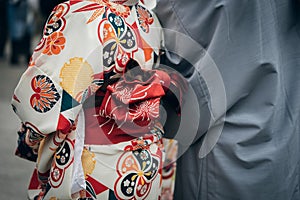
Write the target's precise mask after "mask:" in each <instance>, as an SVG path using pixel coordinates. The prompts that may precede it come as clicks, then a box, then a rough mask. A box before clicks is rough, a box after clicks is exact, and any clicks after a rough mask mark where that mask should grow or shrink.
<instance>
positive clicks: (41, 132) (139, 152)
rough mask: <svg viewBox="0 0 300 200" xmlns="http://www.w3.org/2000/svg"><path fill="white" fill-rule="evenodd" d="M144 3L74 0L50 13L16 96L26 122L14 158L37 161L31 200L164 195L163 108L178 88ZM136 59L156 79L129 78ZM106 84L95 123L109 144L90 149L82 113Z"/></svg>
mask: <svg viewBox="0 0 300 200" xmlns="http://www.w3.org/2000/svg"><path fill="white" fill-rule="evenodd" d="M145 4H146V2H145ZM145 4H143V2H142V1H137V0H124V1H116V0H70V1H66V2H64V3H61V4H59V5H57V6H56V7H55V8H54V10H53V12H52V13H51V14H50V16H49V18H48V20H47V22H46V24H45V28H44V31H43V37H42V39H41V40H40V42H39V44H38V45H37V47H36V48H35V50H34V53H33V55H32V57H31V60H30V63H29V67H28V69H27V70H26V71H25V72H24V74H23V75H22V77H21V79H20V81H19V83H18V85H17V87H16V89H15V91H14V95H13V98H12V106H13V109H14V111H15V113H16V114H17V115H18V116H19V118H20V119H21V121H22V128H21V130H20V132H19V136H20V137H19V141H18V147H17V151H16V155H18V156H20V157H22V158H25V159H29V160H31V161H35V162H36V163H37V165H36V169H35V170H34V173H33V176H32V179H31V181H30V185H29V189H28V198H29V199H80V198H93V199H111V198H115V199H159V198H160V197H161V193H160V191H161V188H162V179H163V175H162V168H163V162H164V157H165V155H164V147H163V142H162V136H161V135H162V134H163V130H162V127H161V125H160V123H159V105H160V99H161V98H162V97H163V96H164V95H165V92H166V91H167V90H168V87H172V85H173V86H175V85H176V84H175V82H174V81H173V80H172V76H169V75H168V73H166V72H163V71H160V70H153V67H154V66H155V64H156V61H157V58H158V57H159V53H160V52H159V49H160V48H161V43H162V31H161V29H160V24H159V22H158V20H157V18H156V17H155V14H154V13H153V12H152V11H151V10H149V9H148V8H147V5H145ZM131 60H134V61H136V63H137V65H138V66H139V67H140V68H141V70H142V71H143V72H145V74H146V75H147V74H149V73H150V75H151V76H148V77H147V80H146V81H145V80H142V82H141V81H137V80H139V79H137V80H131V81H128V80H126V73H127V72H128V69H127V66H128V64H129V62H130V61H131ZM122 77H123V79H122ZM124 77H125V79H124ZM115 79H118V81H116V82H114V81H112V82H111V83H110V81H111V80H115ZM147 81H148V82H147ZM107 83H109V84H107ZM105 84H106V86H105V87H106V90H105V91H104V92H102V94H101V95H102V97H103V98H104V100H103V101H102V104H101V106H98V107H97V109H98V110H96V112H97V114H96V115H95V116H94V118H95V119H97V120H96V123H99V124H100V125H101V126H102V127H101V128H102V132H104V133H105V134H106V136H108V138H109V137H110V139H107V138H106V139H107V140H108V141H110V143H109V144H107V143H103V141H102V140H100V144H92V143H88V142H87V143H86V144H83V142H84V141H85V138H84V137H85V135H87V136H88V134H89V129H88V127H85V126H84V125H82V124H84V121H85V117H84V116H83V117H82V115H84V113H83V110H84V109H83V105H84V104H85V102H86V101H88V100H89V99H91V98H92V97H93V96H94V95H97V94H98V93H99V91H101V89H103V86H104V85H105ZM100 93H101V92H100ZM132 94H135V95H137V96H134V95H133V96H132ZM141 94H143V96H138V95H141ZM101 95H100V96H101ZM102 97H101V98H102ZM108 104H110V106H107V105H108ZM111 106H115V108H116V109H111V108H112V107H111ZM94 109H95V108H94ZM85 114H87V113H85ZM123 114H125V115H123ZM132 122H133V123H134V124H136V126H135V127H132V125H131V124H132ZM99 124H98V127H99ZM77 126H78V127H77ZM136 127H139V128H136ZM96 138H98V137H96ZM99 138H101V137H99ZM99 138H98V139H99ZM115 138H117V139H115ZM101 142H102V144H101ZM80 145H82V146H80ZM130 163H131V164H130ZM125 166H127V168H126V167H125ZM124 167H125V168H126V169H125V168H124ZM74 170H75V171H76V170H78V171H79V172H80V173H82V174H78V175H77V174H74V173H73V171H74ZM104 172H105V173H104ZM128 181H129V182H130V183H129V182H128ZM77 183H78V185H77V186H78V187H75V186H74V184H75V185H76V184H77Z"/></svg>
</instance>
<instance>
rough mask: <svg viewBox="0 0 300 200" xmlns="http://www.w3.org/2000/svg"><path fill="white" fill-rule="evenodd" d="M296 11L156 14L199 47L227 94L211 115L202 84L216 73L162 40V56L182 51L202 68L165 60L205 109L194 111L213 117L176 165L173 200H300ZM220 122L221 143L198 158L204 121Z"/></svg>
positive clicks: (278, 1) (286, 4) (263, 5)
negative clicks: (223, 106) (219, 110)
mask: <svg viewBox="0 0 300 200" xmlns="http://www.w3.org/2000/svg"><path fill="white" fill-rule="evenodd" d="M298 3H299V1H298V0H284V1H282V0H263V1H262V0H251V1H247V0H235V1H233V0H212V1H207V0H176V1H174V0H159V1H158V5H157V11H156V13H157V15H158V18H159V19H160V20H161V23H162V26H163V27H164V28H168V29H172V30H175V31H176V32H177V33H181V34H184V35H186V36H187V37H189V38H192V39H193V40H194V41H196V42H197V43H198V44H199V45H201V46H202V47H204V49H205V50H206V52H207V53H208V55H209V56H210V57H211V58H212V60H213V61H214V63H215V65H216V66H217V68H218V70H219V73H220V74H221V77H222V81H223V84H224V90H225V92H226V110H225V112H224V113H217V114H215V113H214V112H213V111H214V107H212V106H211V104H210V100H212V99H213V98H211V97H212V96H211V95H210V94H211V93H210V92H212V91H214V90H216V89H217V88H218V87H217V86H218V85H208V86H207V87H209V86H210V87H209V89H210V90H209V91H208V90H207V88H206V87H205V84H207V82H203V81H202V80H201V76H203V72H205V70H209V69H211V68H212V67H213V65H211V63H209V62H201V60H204V58H205V56H200V55H199V54H198V55H194V54H195V50H194V49H192V48H191V47H188V46H184V44H183V43H178V40H174V38H175V39H176V37H168V35H167V36H166V37H165V39H166V47H167V49H171V50H173V51H175V52H179V51H180V50H184V51H185V53H186V54H187V55H188V56H193V58H194V60H196V61H195V63H197V59H198V60H199V62H198V63H200V65H196V66H194V67H195V68H192V67H190V66H189V65H186V63H184V62H183V61H184V60H179V61H178V60H175V61H174V60H172V57H171V56H169V57H168V59H169V60H170V61H171V63H174V64H176V63H179V64H178V65H177V66H175V67H174V68H175V69H180V70H181V71H180V72H181V73H182V74H183V75H184V76H185V77H186V79H187V80H188V81H189V83H190V84H191V85H192V87H193V89H194V91H195V93H196V94H197V96H198V98H199V102H201V101H202V102H203V101H204V102H203V103H202V104H200V103H199V106H200V105H207V107H208V108H209V111H210V110H211V111H212V112H211V113H209V112H208V113H206V114H205V113H204V114H203V115H201V118H200V120H201V121H200V124H199V131H198V134H197V136H196V137H195V139H194V142H193V143H192V144H191V145H190V146H189V148H188V149H187V151H185V153H184V154H183V155H182V156H181V157H180V158H179V159H178V162H177V167H178V168H177V169H178V171H177V174H176V186H175V199H176V200H182V199H189V200H253V199H255V200H266V199H272V200H283V199H284V200H285V199H289V200H299V199H300V189H299V185H300V178H299V177H300V176H299V173H300V159H299V158H300V157H299V149H300V135H299V133H300V101H299V99H300V87H299V86H300V45H299V44H300V35H299V33H300V20H299V15H300V9H299V6H298V5H297V4H298ZM174 41H176V42H174ZM206 57H207V56H206ZM184 58H185V57H184ZM191 60H192V59H191ZM196 67H198V68H196ZM204 78H206V79H209V78H210V77H204ZM215 81H217V80H215ZM213 97H214V98H215V99H216V97H217V96H213ZM223 100H224V99H221V98H220V99H218V101H223ZM205 101H206V103H205ZM196 106H197V105H196ZM196 106H195V109H196ZM203 107H205V106H203ZM200 110H202V107H201V108H200ZM225 114H226V117H225V121H224V127H223V129H222V134H221V136H220V137H219V140H218V141H217V143H216V145H215V146H214V148H213V149H212V151H211V152H210V153H209V154H207V155H206V156H205V157H200V156H199V152H200V150H201V148H202V147H203V146H205V145H209V143H205V140H204V141H203V140H202V138H205V137H207V135H209V134H210V133H209V132H207V130H205V129H203V127H206V124H205V123H203V122H202V120H203V119H209V118H212V117H213V118H214V119H219V118H220V117H221V116H224V115H225ZM190 120H193V119H192V118H191V119H190ZM214 125H215V124H212V127H213V126H214ZM209 130H211V129H209ZM190 134H192V133H191V132H188V131H186V132H185V135H186V137H192V136H191V135H190ZM202 142H203V143H202ZM179 143H182V141H179Z"/></svg>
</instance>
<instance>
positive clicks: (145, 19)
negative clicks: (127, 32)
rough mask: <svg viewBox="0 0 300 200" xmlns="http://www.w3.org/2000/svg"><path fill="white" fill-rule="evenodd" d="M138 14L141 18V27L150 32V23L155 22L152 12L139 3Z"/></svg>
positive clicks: (139, 18)
mask: <svg viewBox="0 0 300 200" xmlns="http://www.w3.org/2000/svg"><path fill="white" fill-rule="evenodd" d="M136 10H137V16H138V20H139V24H140V27H141V28H142V30H143V31H144V32H146V33H148V32H149V25H150V24H152V23H153V21H154V19H153V17H152V15H151V13H150V12H149V11H148V10H146V9H145V8H144V7H142V6H139V5H137V6H136Z"/></svg>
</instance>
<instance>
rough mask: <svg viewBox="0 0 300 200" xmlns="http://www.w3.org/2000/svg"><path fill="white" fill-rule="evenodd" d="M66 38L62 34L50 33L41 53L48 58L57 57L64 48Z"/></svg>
mask: <svg viewBox="0 0 300 200" xmlns="http://www.w3.org/2000/svg"><path fill="white" fill-rule="evenodd" d="M65 43H66V38H65V37H64V35H63V33H62V32H54V33H52V34H51V35H50V36H49V37H48V38H47V41H46V48H45V49H44V51H43V53H44V54H47V55H49V56H51V55H58V54H59V53H60V52H61V51H62V50H63V49H64V48H65Z"/></svg>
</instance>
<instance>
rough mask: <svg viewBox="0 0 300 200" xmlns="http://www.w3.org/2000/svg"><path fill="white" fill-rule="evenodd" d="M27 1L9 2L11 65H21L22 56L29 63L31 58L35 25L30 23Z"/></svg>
mask: <svg viewBox="0 0 300 200" xmlns="http://www.w3.org/2000/svg"><path fill="white" fill-rule="evenodd" d="M28 14H29V6H28V2H27V0H10V1H9V2H8V22H9V23H8V26H9V38H10V41H11V42H10V44H11V52H10V54H11V55H10V64H12V65H16V64H18V63H19V61H20V60H19V59H20V56H24V57H25V59H26V61H29V59H30V56H31V52H32V51H31V39H32V35H33V28H34V24H33V22H32V21H29V16H28Z"/></svg>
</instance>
